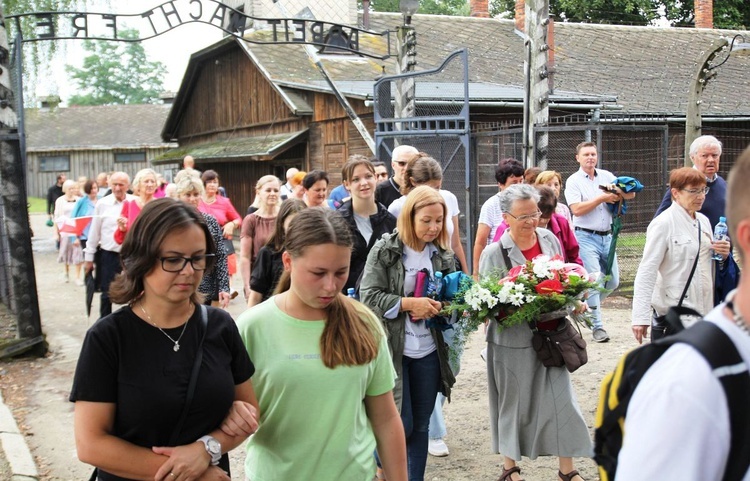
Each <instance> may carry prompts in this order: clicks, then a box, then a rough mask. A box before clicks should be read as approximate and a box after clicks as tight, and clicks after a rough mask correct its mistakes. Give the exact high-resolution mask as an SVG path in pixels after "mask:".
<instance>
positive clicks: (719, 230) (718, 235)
mask: <svg viewBox="0 0 750 481" xmlns="http://www.w3.org/2000/svg"><path fill="white" fill-rule="evenodd" d="M728 232H729V228H728V227H727V218H726V217H719V223H718V224H716V227H714V242H716V241H720V240H726V239H727V233H728ZM711 258H712V259H713V260H715V261H720V260H722V257H721V255H720V254H717V253H716V252H714V255H713V256H712V257H711Z"/></svg>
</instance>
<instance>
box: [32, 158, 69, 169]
mask: <svg viewBox="0 0 750 481" xmlns="http://www.w3.org/2000/svg"><path fill="white" fill-rule="evenodd" d="M39 172H70V156H69V155H52V156H48V157H39Z"/></svg>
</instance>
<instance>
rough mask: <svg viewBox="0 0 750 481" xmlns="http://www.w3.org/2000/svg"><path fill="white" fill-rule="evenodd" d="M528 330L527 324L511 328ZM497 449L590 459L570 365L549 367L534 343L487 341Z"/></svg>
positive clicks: (514, 456) (516, 454)
mask: <svg viewBox="0 0 750 481" xmlns="http://www.w3.org/2000/svg"><path fill="white" fill-rule="evenodd" d="M519 328H522V329H528V327H527V326H525V325H520V326H514V327H511V328H509V330H510V329H519ZM487 381H488V382H487V384H488V389H489V400H490V430H491V432H492V449H493V451H494V452H496V453H501V454H503V455H505V456H508V457H510V458H512V459H514V460H520V459H521V457H522V456H526V457H528V458H530V459H536V458H537V456H559V457H590V456H592V455H593V448H592V444H591V437H590V435H589V430H588V428H587V427H586V422H585V421H584V419H583V415H582V414H581V409H580V407H579V406H578V402H577V401H576V398H575V393H574V392H573V386H572V384H571V382H570V374H569V373H568V371H567V370H566V369H565V368H564V367H561V368H558V367H553V368H547V367H544V366H543V365H542V363H541V362H540V361H539V360H538V359H537V356H536V352H534V349H532V348H531V346H529V347H508V346H498V345H497V344H494V343H491V342H490V343H488V344H487Z"/></svg>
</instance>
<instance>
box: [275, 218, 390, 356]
mask: <svg viewBox="0 0 750 481" xmlns="http://www.w3.org/2000/svg"><path fill="white" fill-rule="evenodd" d="M322 244H334V245H336V246H341V247H348V248H349V249H351V248H352V245H353V241H352V236H351V231H350V230H349V225H348V224H347V223H346V220H344V218H343V217H342V216H341V215H340V214H338V213H337V212H335V211H333V210H330V209H323V208H310V209H305V210H303V211H301V212H299V213H298V214H297V215H296V216H295V217H294V218H293V219H292V220H291V222H290V223H289V230H288V231H287V233H286V242H285V248H286V251H287V253H289V255H290V256H291V257H292V259H294V258H298V257H302V256H304V255H305V250H306V249H307V248H308V247H311V246H316V245H322ZM290 285H291V274H290V272H289V271H284V273H283V274H282V276H281V279H279V283H278V284H277V285H276V290H275V291H274V294H280V293H282V292H285V291H287V290H289V287H290ZM371 318H372V314H370V313H369V312H368V311H367V309H366V308H365V307H364V306H363V305H362V304H360V303H359V302H357V301H354V300H353V299H350V298H349V297H347V296H345V295H344V294H342V293H341V292H339V293H337V294H336V296H335V297H334V299H333V301H332V302H331V304H330V305H329V306H328V309H327V316H326V325H325V328H324V329H323V334H322V335H321V336H320V358H321V360H322V361H323V364H324V365H325V366H326V367H327V368H330V369H333V368H335V367H337V366H340V365H344V366H361V365H364V364H367V363H369V362H371V361H372V360H374V359H375V358H376V357H377V355H378V334H377V332H378V331H377V327H376V326H375V324H374V323H373V322H372V320H371Z"/></svg>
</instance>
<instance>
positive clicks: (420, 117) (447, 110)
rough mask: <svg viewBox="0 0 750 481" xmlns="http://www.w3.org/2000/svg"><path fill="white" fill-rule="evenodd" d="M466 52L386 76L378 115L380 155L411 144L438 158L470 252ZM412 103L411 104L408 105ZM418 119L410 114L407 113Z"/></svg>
mask: <svg viewBox="0 0 750 481" xmlns="http://www.w3.org/2000/svg"><path fill="white" fill-rule="evenodd" d="M467 82H468V68H467V53H466V52H465V51H463V52H455V53H454V54H452V55H451V56H449V57H448V58H447V59H446V61H445V62H443V64H442V65H441V66H440V67H438V68H436V69H434V70H429V71H420V72H415V73H409V74H406V75H400V76H399V75H397V76H390V77H383V78H381V79H380V80H378V82H376V84H375V89H374V98H373V113H374V118H375V125H376V133H375V138H376V145H377V152H376V155H377V157H378V158H379V159H381V160H387V159H390V158H391V152H392V151H393V149H394V148H395V147H396V146H398V145H411V146H413V147H416V148H417V149H418V150H420V151H422V152H426V153H428V154H430V155H431V156H432V157H434V158H435V159H436V160H437V161H438V162H440V165H441V166H442V168H443V185H442V187H443V189H445V190H448V191H450V192H452V193H453V194H454V195H455V196H456V198H457V200H458V205H459V209H460V210H461V214H460V216H459V233H460V235H461V238H462V243H463V244H464V246H465V247H464V248H465V250H467V251H468V250H470V249H468V243H467V239H469V238H470V237H471V231H472V226H473V225H474V224H472V223H470V221H471V219H472V218H473V212H472V209H473V207H472V203H471V199H473V198H474V196H472V191H471V189H467V186H469V185H471V183H470V182H468V179H469V178H470V176H471V174H472V173H471V172H467V169H468V166H469V162H468V159H469V155H470V154H469V148H470V146H469V144H470V143H469V116H468V114H469V110H468V98H467V97H468V96H467V89H468V87H467V85H468V83H467ZM412 85H413V87H412ZM410 102H411V103H412V105H408V104H409V103H410ZM407 111H408V112H414V115H413V116H408V117H407V116H405V115H404V114H405V113H406V112H407Z"/></svg>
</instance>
